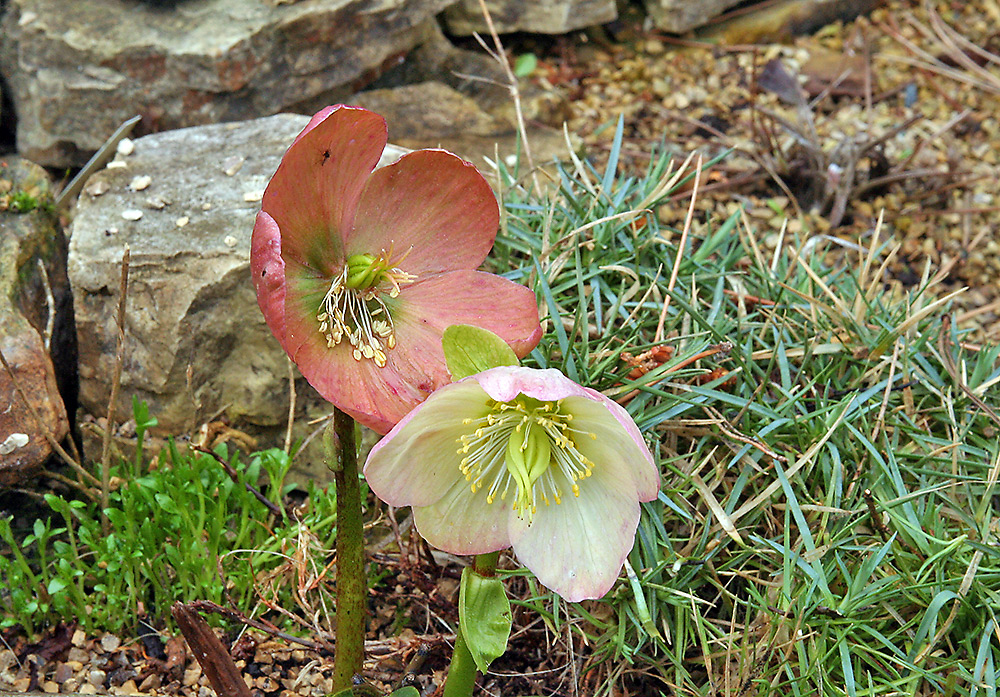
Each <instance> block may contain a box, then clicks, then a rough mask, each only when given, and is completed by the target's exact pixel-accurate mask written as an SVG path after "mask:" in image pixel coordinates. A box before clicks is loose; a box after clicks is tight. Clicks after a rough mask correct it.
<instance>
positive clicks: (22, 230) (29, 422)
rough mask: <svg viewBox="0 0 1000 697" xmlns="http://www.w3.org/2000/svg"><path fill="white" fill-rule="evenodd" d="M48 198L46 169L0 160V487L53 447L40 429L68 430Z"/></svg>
mask: <svg viewBox="0 0 1000 697" xmlns="http://www.w3.org/2000/svg"><path fill="white" fill-rule="evenodd" d="M51 205H52V197H51V194H50V191H49V180H48V175H47V174H46V173H45V170H43V169H42V168H41V167H39V166H38V165H35V164H33V163H31V162H27V161H25V160H22V159H20V158H17V157H12V158H5V159H4V160H3V161H2V162H0V350H2V351H3V355H4V358H5V359H6V361H7V363H8V364H9V365H10V367H11V373H12V374H13V376H14V378H13V379H11V376H10V374H8V373H7V371H6V370H3V369H2V368H0V489H3V488H5V487H10V486H15V485H17V484H20V483H23V482H24V481H25V480H26V479H28V478H29V477H31V476H32V475H33V474H34V473H35V472H36V471H37V470H38V469H39V468H40V467H41V466H42V465H43V464H44V463H45V461H46V460H47V459H48V457H49V456H50V455H51V454H52V450H51V448H50V447H49V444H48V441H47V440H46V436H47V435H48V436H52V437H53V438H55V440H56V441H60V440H62V439H63V438H64V437H65V436H66V433H67V432H68V429H69V422H68V421H67V419H66V409H65V407H64V406H63V401H62V398H61V397H60V395H59V390H58V387H57V384H56V374H55V370H54V366H53V364H52V360H51V358H50V354H49V346H53V347H54V348H57V349H58V348H60V347H62V346H64V345H65V344H64V343H63V342H62V341H60V333H61V332H62V331H63V330H64V329H65V327H66V322H67V321H68V318H67V317H66V315H65V313H63V314H62V315H61V316H58V317H57V314H58V313H59V311H60V310H65V309H66V308H67V304H68V300H69V297H68V294H69V286H68V284H67V282H66V244H65V240H64V239H63V236H62V231H61V230H60V229H59V228H58V226H57V224H56V220H55V216H54V215H52V212H51ZM64 358H65V359H66V360H69V359H70V357H64ZM15 381H16V384H17V387H19V388H20V390H21V392H22V393H23V395H24V397H25V398H26V399H27V401H28V403H30V406H29V404H26V403H25V400H24V399H22V397H21V395H19V394H18V393H17V390H16V388H15ZM32 408H33V409H32ZM32 412H34V413H32ZM36 416H37V417H38V418H39V419H40V421H41V423H39V421H37V420H36Z"/></svg>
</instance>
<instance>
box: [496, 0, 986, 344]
mask: <svg viewBox="0 0 1000 697" xmlns="http://www.w3.org/2000/svg"><path fill="white" fill-rule="evenodd" d="M931 7H932V9H931V10H928V9H927V8H924V7H922V6H921V4H920V3H918V2H902V1H899V0H893V1H891V2H888V3H886V6H885V7H883V8H882V9H879V10H876V11H875V12H874V13H873V14H872V15H871V16H869V17H862V18H859V19H857V20H855V21H853V22H850V23H847V24H843V23H835V24H830V25H827V26H826V27H824V28H822V29H820V30H819V31H818V32H817V33H815V34H813V35H809V36H800V37H795V38H791V39H789V40H788V41H787V42H786V43H783V44H777V43H774V44H756V45H749V42H747V45H741V42H742V41H743V40H745V39H747V38H748V37H747V35H748V34H754V33H756V32H758V31H759V27H758V26H757V25H755V24H753V23H752V22H746V23H745V26H744V25H740V24H735V25H733V24H730V25H727V26H725V27H724V28H722V29H717V30H716V32H715V36H714V37H713V36H712V35H711V34H710V33H709V34H707V35H705V36H699V37H696V38H695V40H688V39H685V40H679V39H677V38H676V37H670V36H665V35H662V34H660V33H658V32H656V31H655V30H651V29H648V28H646V27H645V25H644V23H643V22H642V19H641V18H637V17H631V18H629V17H626V18H625V19H623V20H622V21H621V22H619V23H618V24H617V25H612V26H611V27H610V28H609V31H608V33H607V35H595V34H594V33H593V32H592V33H591V34H590V36H584V37H578V39H579V38H582V39H584V41H581V40H576V41H567V40H561V41H557V42H555V43H554V44H549V45H547V46H540V45H537V44H532V43H531V41H528V42H526V44H525V46H523V47H521V49H522V50H538V51H539V52H540V54H541V56H542V58H541V61H540V65H539V68H538V69H537V71H536V73H535V74H534V75H533V76H532V79H533V80H534V82H535V83H536V84H538V85H540V86H542V87H544V88H545V89H547V90H550V91H554V92H556V93H558V94H560V95H562V96H563V97H564V98H565V100H566V106H567V108H566V110H565V113H557V114H556V116H568V124H569V130H570V132H571V133H575V134H577V135H579V136H580V137H581V138H582V140H583V142H584V143H585V144H586V146H587V147H586V148H585V152H587V154H588V155H589V156H591V157H593V158H595V159H597V160H600V157H601V153H607V151H608V148H609V146H610V143H611V141H612V138H613V135H614V124H615V122H616V120H617V119H618V117H619V115H622V116H623V118H624V125H625V130H624V133H625V136H624V141H623V147H622V160H621V161H622V163H623V165H624V166H625V167H626V168H630V169H631V172H632V173H634V174H641V173H642V171H643V170H644V168H645V166H646V164H647V163H648V161H649V153H650V150H651V144H654V143H661V142H662V143H663V144H664V145H665V147H667V148H668V149H669V150H671V151H672V152H675V153H676V154H677V156H678V157H680V158H682V159H683V157H684V156H685V155H686V154H687V153H689V152H691V151H695V152H698V153H701V154H703V155H704V156H705V158H706V159H709V158H711V157H714V156H717V155H719V154H721V153H723V152H725V151H727V150H731V153H730V154H729V155H728V156H727V157H726V158H725V159H724V160H723V161H722V162H720V163H719V164H717V165H716V166H714V167H713V168H712V170H711V171H710V173H708V175H707V176H706V177H705V178H704V181H703V183H702V190H701V192H700V193H699V197H698V203H697V210H698V211H699V215H697V216H696V217H695V224H694V231H695V232H697V231H698V228H699V227H700V226H701V225H702V223H700V222H699V221H704V220H706V219H709V220H711V221H712V222H713V225H714V224H718V222H719V221H720V220H722V219H723V218H724V217H725V216H728V215H729V214H731V213H732V212H734V211H736V210H737V209H738V208H739V207H740V206H743V207H744V208H745V210H746V212H747V215H748V219H749V221H750V225H751V229H752V230H753V231H754V233H755V234H756V235H757V237H758V239H762V240H763V242H764V244H765V245H766V246H770V247H771V248H773V247H774V246H775V244H776V243H777V241H778V239H779V232H780V230H781V227H782V225H783V224H785V223H786V222H787V226H788V227H787V233H788V235H787V236H786V241H788V240H791V241H792V242H791V243H795V242H794V240H795V239H796V236H798V242H799V243H801V242H802V241H804V239H806V238H808V237H810V236H815V235H817V234H828V235H831V236H833V237H836V238H837V239H839V240H842V241H845V242H847V243H848V245H850V244H851V243H854V244H857V243H860V244H861V245H863V246H864V247H867V246H868V245H869V244H870V236H871V234H872V231H873V229H874V228H875V223H876V220H877V219H878V216H879V215H880V214H882V215H884V224H883V226H882V227H881V231H880V236H881V240H880V242H882V243H884V244H886V249H889V248H892V247H894V246H897V245H898V246H899V251H898V253H897V255H896V257H895V260H894V261H893V263H891V264H890V265H889V267H888V274H887V278H886V279H885V282H886V287H887V289H888V290H890V291H894V292H897V293H898V292H905V291H907V290H910V289H912V288H913V287H914V286H915V285H916V284H918V283H919V282H920V278H921V275H922V274H923V273H924V269H925V266H926V265H927V264H930V271H931V275H934V274H935V273H938V272H941V273H942V276H943V279H942V282H941V285H940V286H939V287H937V288H936V289H935V292H936V293H937V294H939V295H944V294H945V293H948V292H951V291H953V290H957V289H959V288H961V287H963V286H968V288H969V290H968V291H966V292H965V293H963V294H962V295H960V296H959V297H958V299H957V300H956V309H957V311H958V324H959V325H960V326H962V327H964V328H967V329H970V330H971V331H972V334H973V336H975V337H976V339H978V340H980V341H982V340H991V341H997V340H1000V200H998V199H997V183H998V181H1000V169H998V168H1000V148H998V147H997V145H996V143H997V141H998V139H1000V108H998V107H1000V59H998V57H997V55H996V54H997V53H1000V36H998V30H997V26H998V25H1000V4H998V2H997V0H975V1H970V2H935V3H931ZM959 31H960V32H961V34H959V33H958V32H959ZM723 33H724V34H725V37H726V39H727V44H726V45H724V46H719V45H716V46H713V45H711V44H709V43H708V42H709V41H717V40H718V36H719V34H723ZM965 42H967V43H965ZM734 44H735V45H734ZM517 50H518V48H514V52H517ZM988 52H992V54H993V55H990V53H988ZM779 61H780V63H779ZM796 83H797V84H798V85H800V86H801V88H802V91H803V92H804V94H805V101H804V103H803V104H801V105H797V104H796V103H795V99H796V94H795V89H794V87H792V85H794V84H796ZM553 125H557V124H553ZM689 196H690V194H689V193H684V194H682V195H681V196H679V197H678V198H677V199H676V200H674V201H672V202H670V203H667V204H665V205H663V206H662V207H661V208H660V210H659V216H660V219H661V221H662V222H664V223H666V224H668V225H674V226H680V225H681V224H682V222H683V218H684V215H685V213H686V211H687V206H688V202H689ZM838 199H839V201H838ZM838 204H839V205H838ZM830 247H831V248H832V249H843V248H844V247H843V246H839V245H830ZM848 248H849V247H848ZM970 338H971V337H970Z"/></svg>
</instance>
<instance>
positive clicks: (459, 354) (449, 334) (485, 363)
mask: <svg viewBox="0 0 1000 697" xmlns="http://www.w3.org/2000/svg"><path fill="white" fill-rule="evenodd" d="M441 344H442V346H443V348H444V358H445V360H446V361H447V362H448V371H449V372H450V373H451V379H452V380H461V379H462V378H467V377H469V376H470V375H475V374H476V373H481V372H483V371H484V370H489V369H490V368H498V367H500V366H502V365H518V363H519V361H518V360H517V355H516V354H515V353H514V351H513V349H511V347H510V346H508V345H507V342H506V341H504V340H503V339H501V338H500V337H499V336H497V335H496V334H494V333H493V332H491V331H490V330H488V329H483V328H482V327H474V326H472V325H471V324H453V325H451V326H450V327H448V328H447V329H445V330H444V336H443V337H442V340H441Z"/></svg>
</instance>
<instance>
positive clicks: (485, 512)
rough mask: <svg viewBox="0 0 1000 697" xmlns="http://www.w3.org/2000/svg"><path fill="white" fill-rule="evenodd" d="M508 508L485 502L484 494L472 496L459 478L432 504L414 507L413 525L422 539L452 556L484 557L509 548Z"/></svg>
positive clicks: (504, 505) (497, 502)
mask: <svg viewBox="0 0 1000 697" xmlns="http://www.w3.org/2000/svg"><path fill="white" fill-rule="evenodd" d="M510 516H511V510H510V506H508V505H506V504H504V503H503V502H502V501H496V502H494V503H492V504H490V503H486V493H485V492H482V491H480V492H477V493H475V494H473V493H472V491H471V488H470V486H469V483H468V482H466V481H465V478H464V477H459V479H458V481H456V482H455V483H454V484H453V485H452V486H451V488H450V489H449V490H448V492H447V493H446V494H445V495H444V496H443V497H442V498H441V499H440V500H439V501H438V502H437V503H435V504H433V505H430V506H415V507H414V508H413V524H414V525H416V526H417V532H419V533H420V534H421V535H422V536H423V537H424V539H425V540H427V541H428V542H429V543H431V545H432V546H434V547H437V548H438V549H440V550H444V551H445V552H450V553H452V554H486V553H487V552H495V551H497V550H498V549H506V548H507V547H510V538H509V537H508V535H507V521H508V519H509V518H510Z"/></svg>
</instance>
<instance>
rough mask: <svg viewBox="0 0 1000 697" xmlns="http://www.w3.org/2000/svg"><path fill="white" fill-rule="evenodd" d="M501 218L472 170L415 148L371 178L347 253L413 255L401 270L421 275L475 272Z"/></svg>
mask: <svg viewBox="0 0 1000 697" xmlns="http://www.w3.org/2000/svg"><path fill="white" fill-rule="evenodd" d="M499 221H500V212H499V208H498V207H497V202H496V198H495V197H494V196H493V191H492V189H490V186H489V184H487V183H486V180H485V179H483V176H482V175H481V174H480V173H479V172H478V170H476V168H475V167H473V166H472V165H471V164H469V163H468V162H465V161H464V160H462V159H461V158H459V157H457V156H455V155H453V154H451V153H450V152H446V151H444V150H417V151H416V152H412V153H408V154H406V155H404V156H403V157H401V158H399V160H397V161H396V162H394V163H393V164H391V165H387V166H386V167H382V168H380V169H378V170H376V171H375V172H374V173H373V174H372V175H371V177H370V178H369V180H368V184H367V185H366V186H365V189H364V191H362V192H361V200H360V202H359V203H358V212H357V217H356V218H355V219H354V230H353V232H352V233H351V235H350V238H349V240H348V241H347V242H346V245H347V253H348V254H378V253H379V252H381V251H383V250H384V251H386V252H389V251H390V250H391V251H392V253H393V255H394V256H396V255H402V254H404V253H407V252H408V255H407V257H406V259H405V261H404V262H403V263H401V264H400V268H401V269H402V270H403V271H406V272H409V273H415V274H418V275H427V274H432V273H436V272H441V271H451V270H453V269H474V268H476V267H477V266H479V265H480V264H481V263H482V262H483V260H484V259H485V258H486V255H487V254H488V253H489V251H490V248H491V247H492V246H493V239H494V237H495V236H496V232H497V225H498V224H499Z"/></svg>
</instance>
